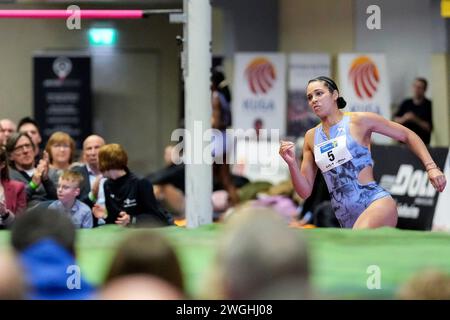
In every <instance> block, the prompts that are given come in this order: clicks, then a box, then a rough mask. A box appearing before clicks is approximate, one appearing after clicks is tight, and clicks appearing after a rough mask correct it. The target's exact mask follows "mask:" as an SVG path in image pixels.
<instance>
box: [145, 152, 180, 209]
mask: <svg viewBox="0 0 450 320" xmlns="http://www.w3.org/2000/svg"><path fill="white" fill-rule="evenodd" d="M178 160H179V155H177V154H176V152H175V148H174V146H171V145H169V146H167V147H166V148H165V149H164V162H165V164H166V166H165V167H164V168H163V169H161V170H158V171H156V172H154V173H152V174H149V175H148V176H147V179H148V180H149V181H150V183H151V184H152V185H153V191H154V193H155V197H156V199H157V200H159V201H161V202H162V204H163V205H164V206H165V207H167V208H168V209H169V210H170V211H171V212H173V213H174V214H176V215H177V217H180V218H182V217H184V210H185V201H184V187H185V177H184V172H185V170H184V164H183V163H180V164H176V163H179V161H178Z"/></svg>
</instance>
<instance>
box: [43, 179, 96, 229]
mask: <svg viewBox="0 0 450 320" xmlns="http://www.w3.org/2000/svg"><path fill="white" fill-rule="evenodd" d="M82 181H83V176H82V175H81V174H79V173H78V172H73V171H64V173H63V174H62V175H61V176H60V177H59V181H58V189H57V194H58V200H56V201H54V202H52V203H51V204H50V205H49V209H55V210H57V211H59V212H61V213H63V214H66V215H67V216H68V217H69V218H70V219H71V220H72V222H73V224H74V225H75V227H76V228H92V226H93V220H92V211H91V209H90V208H89V207H88V206H87V205H86V204H84V203H83V202H81V201H80V200H77V196H78V195H79V194H80V184H81V182H82Z"/></svg>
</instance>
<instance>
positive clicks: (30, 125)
mask: <svg viewBox="0 0 450 320" xmlns="http://www.w3.org/2000/svg"><path fill="white" fill-rule="evenodd" d="M17 131H18V132H25V133H27V134H28V135H29V136H30V138H31V140H32V141H33V144H34V155H35V157H36V159H35V161H36V163H38V162H39V160H40V159H41V158H42V154H41V149H40V148H41V147H40V145H41V142H42V137H41V133H40V132H39V126H38V124H37V122H36V121H34V120H33V119H31V118H30V117H25V118H22V119H21V120H20V121H19V124H18V125H17Z"/></svg>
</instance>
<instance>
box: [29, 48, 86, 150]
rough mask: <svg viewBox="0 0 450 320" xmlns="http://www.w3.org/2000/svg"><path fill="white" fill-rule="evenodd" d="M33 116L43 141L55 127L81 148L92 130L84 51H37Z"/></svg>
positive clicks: (35, 57)
mask: <svg viewBox="0 0 450 320" xmlns="http://www.w3.org/2000/svg"><path fill="white" fill-rule="evenodd" d="M33 62H34V118H35V120H36V122H37V123H38V125H39V127H40V129H41V135H42V140H43V141H42V143H43V144H44V145H45V144H46V142H47V140H48V138H49V137H50V135H51V134H52V133H53V132H55V131H64V132H66V133H68V134H69V135H70V136H71V137H72V138H73V139H74V140H75V142H76V144H77V148H79V149H80V148H81V146H82V142H83V140H84V139H85V138H86V137H87V136H88V135H89V134H90V133H91V132H92V121H91V119H92V111H91V58H90V57H89V56H88V55H85V54H77V53H69V54H53V53H43V54H36V55H35V56H34V59H33Z"/></svg>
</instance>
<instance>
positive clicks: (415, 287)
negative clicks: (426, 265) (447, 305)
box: [397, 269, 450, 300]
mask: <svg viewBox="0 0 450 320" xmlns="http://www.w3.org/2000/svg"><path fill="white" fill-rule="evenodd" d="M397 298H398V299H401V300H450V276H449V275H448V274H447V273H445V272H443V271H440V270H435V269H428V270H422V271H420V272H418V273H416V274H415V275H413V276H412V277H411V278H410V279H409V280H407V281H406V282H405V283H404V284H403V285H402V286H401V287H400V289H399V291H398V293H397Z"/></svg>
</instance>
